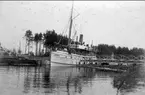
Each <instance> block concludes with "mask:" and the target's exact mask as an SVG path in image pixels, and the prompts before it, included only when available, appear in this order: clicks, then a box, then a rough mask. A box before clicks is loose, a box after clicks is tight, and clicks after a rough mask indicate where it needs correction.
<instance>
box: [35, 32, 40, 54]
mask: <svg viewBox="0 0 145 95" xmlns="http://www.w3.org/2000/svg"><path fill="white" fill-rule="evenodd" d="M34 42H35V43H36V51H35V53H36V54H35V55H36V56H37V52H38V42H39V34H38V33H36V34H35V35H34Z"/></svg>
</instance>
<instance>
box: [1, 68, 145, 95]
mask: <svg viewBox="0 0 145 95" xmlns="http://www.w3.org/2000/svg"><path fill="white" fill-rule="evenodd" d="M0 84H1V86H0V88H1V89H8V88H9V93H13V94H15V95H23V94H28V95H36V94H39V95H45V94H47V93H49V94H50V95H54V94H55V95H74V94H77V95H80V94H82V95H90V94H91V95H96V94H99V95H106V93H107V94H109V95H116V94H117V95H128V94H132V93H137V94H136V95H139V94H138V89H144V88H145V87H144V86H145V69H144V66H138V67H137V68H134V69H133V70H132V71H131V72H129V73H114V72H103V71H98V70H95V69H89V68H76V67H51V66H48V67H0ZM16 85H17V86H16ZM14 86H15V88H13V87H14ZM0 94H1V95H5V94H8V93H6V92H5V93H4V92H0Z"/></svg>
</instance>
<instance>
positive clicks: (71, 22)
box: [68, 3, 74, 46]
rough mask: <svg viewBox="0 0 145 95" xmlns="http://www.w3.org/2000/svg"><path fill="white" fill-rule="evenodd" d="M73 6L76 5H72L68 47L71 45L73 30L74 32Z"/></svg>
mask: <svg viewBox="0 0 145 95" xmlns="http://www.w3.org/2000/svg"><path fill="white" fill-rule="evenodd" d="M73 4H74V3H72V9H71V16H70V26H69V39H68V46H70V44H71V30H72V24H73V18H72V15H73Z"/></svg>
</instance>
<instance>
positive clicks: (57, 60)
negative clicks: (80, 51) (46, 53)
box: [50, 51, 83, 66]
mask: <svg viewBox="0 0 145 95" xmlns="http://www.w3.org/2000/svg"><path fill="white" fill-rule="evenodd" d="M82 58H83V56H82V55H77V54H69V53H68V52H65V51H52V52H51V58H50V61H51V66H65V65H66V66H72V65H76V64H78V63H79V61H80V60H81V59H82Z"/></svg>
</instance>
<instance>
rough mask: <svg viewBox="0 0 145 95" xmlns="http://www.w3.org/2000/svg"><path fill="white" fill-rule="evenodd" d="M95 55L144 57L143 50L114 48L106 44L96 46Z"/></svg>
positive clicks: (144, 51)
mask: <svg viewBox="0 0 145 95" xmlns="http://www.w3.org/2000/svg"><path fill="white" fill-rule="evenodd" d="M97 50H98V51H97V54H98V55H111V54H112V53H113V54H114V55H125V56H129V55H133V56H140V55H144V53H145V50H144V49H143V48H136V47H134V48H132V49H129V48H128V47H115V46H114V45H107V44H99V45H98V46H97Z"/></svg>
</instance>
